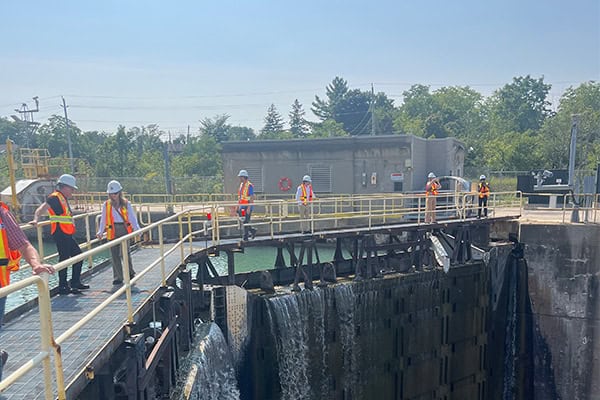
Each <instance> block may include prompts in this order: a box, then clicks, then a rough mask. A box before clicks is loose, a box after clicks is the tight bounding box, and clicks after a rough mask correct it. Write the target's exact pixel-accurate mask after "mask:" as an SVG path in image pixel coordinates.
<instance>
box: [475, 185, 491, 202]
mask: <svg viewBox="0 0 600 400" xmlns="http://www.w3.org/2000/svg"><path fill="white" fill-rule="evenodd" d="M477 191H478V192H479V198H480V199H483V198H484V197H489V195H490V185H488V184H487V182H483V183H481V182H480V183H479V185H478V187H477Z"/></svg>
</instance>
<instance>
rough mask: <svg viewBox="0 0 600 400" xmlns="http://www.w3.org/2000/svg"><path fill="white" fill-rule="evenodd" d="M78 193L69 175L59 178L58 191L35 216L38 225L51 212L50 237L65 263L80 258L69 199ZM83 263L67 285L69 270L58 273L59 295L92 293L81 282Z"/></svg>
mask: <svg viewBox="0 0 600 400" xmlns="http://www.w3.org/2000/svg"><path fill="white" fill-rule="evenodd" d="M75 190H77V185H76V182H75V177H74V176H73V175H69V174H63V175H61V176H60V177H59V178H58V181H57V183H56V190H55V191H54V192H52V193H50V195H49V196H48V198H46V201H45V202H44V203H42V204H41V205H40V206H39V207H38V208H37V210H35V214H34V217H33V220H32V221H31V223H32V224H34V225H36V224H37V223H38V221H39V219H40V216H41V214H42V213H43V212H45V211H48V214H49V216H50V222H51V224H50V233H51V235H52V238H53V239H54V242H55V243H56V249H57V250H58V261H63V260H66V259H68V258H71V257H73V256H76V255H78V254H81V249H80V248H79V245H78V244H77V242H76V241H75V239H74V238H73V235H74V234H75V222H74V221H73V213H72V212H71V206H69V199H70V198H71V197H73V193H74V192H75ZM82 265H83V261H78V262H76V263H75V264H73V269H72V271H71V282H70V283H69V281H67V269H66V268H63V269H62V270H60V271H58V292H59V293H60V294H69V293H73V294H80V293H81V290H82V289H89V288H90V286H89V285H86V284H84V283H82V282H81V266H82Z"/></svg>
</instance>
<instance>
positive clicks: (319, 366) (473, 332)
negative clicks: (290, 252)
mask: <svg viewBox="0 0 600 400" xmlns="http://www.w3.org/2000/svg"><path fill="white" fill-rule="evenodd" d="M505 256H506V254H504V259H506V257H505ZM498 258H499V256H498V254H495V260H496V261H497V262H492V263H490V265H484V264H483V263H482V262H477V263H471V264H469V265H463V266H458V267H456V268H452V269H451V270H450V272H449V273H448V274H445V273H444V272H443V271H440V270H430V271H426V272H421V273H413V274H409V275H397V276H392V277H386V278H385V279H378V280H368V281H359V282H347V283H343V284H338V285H335V286H333V287H328V288H322V289H316V290H314V291H308V290H304V291H302V292H301V293H298V294H289V295H283V296H281V295H279V296H271V297H266V296H251V298H250V299H249V301H250V302H252V303H253V304H254V305H253V306H252V307H251V308H252V310H253V312H252V315H249V318H250V319H251V320H252V323H251V324H250V325H251V329H250V336H249V342H248V346H247V348H246V356H245V358H244V360H243V362H242V365H241V368H240V373H239V384H240V393H241V399H440V400H441V399H445V400H450V399H474V400H475V399H481V400H483V399H496V398H498V399H499V398H503V397H502V391H503V387H504V385H503V370H504V368H503V366H502V365H503V362H504V351H503V349H504V346H505V336H506V335H505V332H506V325H505V324H504V322H503V321H505V320H506V319H507V316H506V299H507V297H508V296H507V295H506V290H505V288H504V285H503V282H504V275H505V270H508V269H505V268H504V262H503V261H502V260H498ZM493 281H494V282H495V283H494V282H493ZM492 321H500V323H499V324H495V323H492ZM491 355H495V356H496V357H497V359H498V360H500V361H499V364H498V365H496V364H494V363H493V362H491V360H492V357H491ZM490 370H494V376H493V377H490V376H489V371H490Z"/></svg>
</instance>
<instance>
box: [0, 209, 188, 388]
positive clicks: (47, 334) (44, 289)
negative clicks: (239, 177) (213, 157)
mask: <svg viewBox="0 0 600 400" xmlns="http://www.w3.org/2000/svg"><path fill="white" fill-rule="evenodd" d="M192 212H194V211H193V210H186V211H183V212H180V213H177V214H174V215H172V216H170V217H167V218H165V219H163V220H161V221H158V222H155V223H153V224H151V225H149V226H147V227H144V228H142V229H140V230H138V231H135V232H132V233H130V234H127V235H125V236H122V237H120V238H117V239H114V240H111V241H110V242H107V243H105V244H102V245H99V246H97V247H95V248H93V249H91V250H87V251H85V252H83V253H81V254H79V255H77V256H74V257H71V258H69V259H67V260H64V261H61V262H59V263H57V264H55V265H54V268H55V270H56V271H57V272H58V271H60V270H62V269H65V268H67V267H69V266H71V265H72V264H74V263H76V262H78V261H81V260H84V259H86V258H88V257H92V256H93V255H95V254H97V253H99V252H103V251H105V250H107V249H109V248H111V247H113V246H117V245H119V246H121V252H122V257H123V261H124V262H123V277H124V284H123V285H122V286H121V287H120V288H119V289H117V290H116V291H115V293H113V294H111V295H110V296H109V297H108V298H107V299H106V300H104V301H103V302H102V303H101V304H100V305H98V306H97V307H96V308H94V309H93V310H92V311H91V312H89V313H88V314H86V316H85V317H83V318H82V319H81V320H79V321H78V322H76V323H75V324H74V325H73V326H71V327H70V328H69V329H67V330H66V331H65V332H63V333H62V334H61V335H60V336H58V337H57V338H56V339H54V333H53V329H52V312H51V307H50V304H51V303H50V302H51V300H50V295H49V288H48V283H47V281H46V280H44V279H42V278H41V277H39V276H33V277H30V278H26V279H22V280H20V281H17V282H14V283H12V284H10V285H8V286H6V287H4V288H0V297H3V296H7V295H9V294H10V293H13V292H15V291H18V290H21V289H23V288H25V287H28V286H31V285H34V284H35V285H37V286H38V293H39V299H38V303H39V307H40V333H41V337H42V350H41V351H40V353H39V354H38V355H36V356H35V357H33V358H32V359H31V360H29V361H28V362H27V363H25V364H24V365H22V366H21V367H19V368H18V369H17V370H16V371H15V372H13V373H12V374H10V375H9V376H8V377H6V378H5V379H4V380H2V381H0V392H2V391H3V390H5V389H6V388H7V387H8V386H10V385H11V384H13V383H15V382H16V381H17V380H18V379H19V378H20V377H22V376H23V375H24V374H25V373H27V372H28V371H30V370H31V369H32V368H34V367H35V366H36V365H39V364H40V363H43V365H44V380H45V382H44V384H45V396H46V398H47V399H52V398H54V397H53V388H52V371H51V368H50V364H49V362H50V352H51V351H53V357H54V364H55V367H54V370H55V375H56V386H57V392H58V398H59V399H61V400H62V399H66V387H65V382H64V371H63V366H62V365H63V364H62V353H61V351H60V346H61V344H63V343H64V342H65V341H66V340H67V339H68V338H70V337H71V336H72V335H73V334H74V333H76V332H77V331H78V330H79V329H81V328H82V327H83V326H84V325H85V324H86V323H88V322H89V321H90V320H91V319H93V318H94V317H95V316H97V315H98V314H99V313H100V312H101V311H102V310H104V309H105V308H106V307H107V306H108V305H109V304H110V303H112V302H114V301H115V300H116V299H117V298H119V296H120V295H122V294H123V293H125V294H126V302H127V315H126V319H127V322H128V323H132V322H134V314H135V312H134V309H133V301H132V296H131V286H132V284H134V283H135V282H137V281H138V280H139V279H141V278H142V277H143V276H145V275H146V274H147V273H148V272H149V271H150V270H151V269H153V268H154V267H155V266H156V265H158V264H159V263H160V265H161V276H162V279H161V285H162V286H165V285H166V277H167V276H168V275H169V274H170V273H171V271H166V266H165V262H164V258H166V257H168V256H169V255H170V254H172V253H173V252H175V251H176V250H177V249H178V248H179V247H182V245H183V244H184V243H186V241H187V240H189V239H190V236H191V234H190V233H188V234H187V235H185V236H183V235H182V234H180V239H179V241H178V242H177V243H175V244H174V245H173V246H171V248H170V249H168V250H165V243H164V241H163V235H162V231H163V226H164V225H166V224H168V223H171V222H173V221H178V222H179V223H180V224H181V223H182V221H183V218H182V216H184V215H186V214H190V213H192ZM190 221H191V220H189V219H188V223H189V222H190ZM152 229H158V232H159V246H160V252H161V257H160V258H159V259H158V260H155V261H154V262H153V263H151V264H150V265H149V266H147V267H146V268H144V269H143V270H142V271H140V272H139V273H138V274H136V276H135V277H134V278H131V277H130V276H129V265H128V257H127V252H128V241H129V240H131V239H133V238H135V237H136V236H138V235H140V234H143V233H144V232H147V231H150V230H152ZM180 232H183V231H182V230H180ZM183 255H184V254H183V252H181V258H180V263H178V264H177V266H176V267H174V268H173V270H175V269H176V268H178V265H180V264H181V263H183V262H184V259H183Z"/></svg>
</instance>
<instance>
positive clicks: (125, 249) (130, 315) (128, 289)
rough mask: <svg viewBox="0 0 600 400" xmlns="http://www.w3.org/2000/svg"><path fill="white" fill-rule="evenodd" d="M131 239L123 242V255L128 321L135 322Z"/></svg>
mask: <svg viewBox="0 0 600 400" xmlns="http://www.w3.org/2000/svg"><path fill="white" fill-rule="evenodd" d="M128 252H129V240H123V241H122V242H121V256H122V257H123V279H124V280H125V294H126V296H127V322H128V323H130V324H132V323H133V300H132V298H131V281H130V279H131V277H130V276H129V257H128V256H127V254H128Z"/></svg>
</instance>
